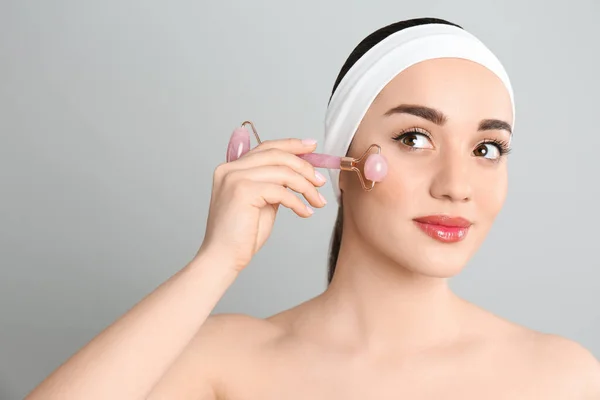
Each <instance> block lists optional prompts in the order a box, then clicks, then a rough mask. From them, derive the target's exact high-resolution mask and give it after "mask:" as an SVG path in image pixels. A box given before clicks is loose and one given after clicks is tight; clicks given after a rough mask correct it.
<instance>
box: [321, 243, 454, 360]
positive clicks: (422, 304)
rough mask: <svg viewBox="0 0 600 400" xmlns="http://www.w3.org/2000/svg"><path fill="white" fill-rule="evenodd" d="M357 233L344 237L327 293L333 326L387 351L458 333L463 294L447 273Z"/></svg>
mask: <svg viewBox="0 0 600 400" xmlns="http://www.w3.org/2000/svg"><path fill="white" fill-rule="evenodd" d="M353 239H354V238H352V237H345V238H344V241H343V242H342V245H341V248H340V254H339V257H338V263H337V267H336V271H335V274H334V277H333V280H332V282H331V284H330V286H329V287H328V288H327V290H326V291H325V293H323V295H322V300H323V304H324V310H325V311H326V314H327V315H329V317H328V318H329V321H330V324H329V326H330V327H331V329H333V330H336V329H339V330H343V332H337V334H339V335H340V337H346V338H347V340H348V341H349V344H351V345H356V346H360V347H363V348H365V347H367V348H370V349H373V350H375V351H378V350H381V351H383V352H385V351H389V350H390V349H391V348H394V349H399V350H402V351H404V350H409V351H414V350H418V349H425V348H430V347H433V346H438V345H443V344H445V343H449V342H450V341H452V340H455V339H456V338H457V336H458V334H459V332H460V328H461V326H460V320H461V318H460V317H461V315H460V310H462V309H463V307H461V304H462V300H461V299H459V298H458V297H457V296H455V295H454V294H453V293H452V291H451V290H450V288H449V286H448V282H447V279H446V278H436V277H429V276H425V275H422V274H419V273H417V272H413V271H410V270H408V269H406V268H403V267H402V266H401V265H398V264H396V263H394V262H393V261H391V260H390V259H387V258H386V257H384V256H383V255H382V254H381V252H379V251H377V250H376V249H371V248H368V247H367V246H368V245H367V244H365V243H366V242H365V241H364V240H353ZM357 239H358V238H357ZM342 327H343V328H342Z"/></svg>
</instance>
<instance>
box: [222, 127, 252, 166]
mask: <svg viewBox="0 0 600 400" xmlns="http://www.w3.org/2000/svg"><path fill="white" fill-rule="evenodd" d="M248 151H250V132H248V130H247V129H246V128H244V127H240V128H237V129H235V130H234V131H233V133H232V134H231V138H230V139H229V145H228V146H227V162H230V161H235V160H237V159H238V158H240V157H241V156H243V155H244V154H246V153H247V152H248Z"/></svg>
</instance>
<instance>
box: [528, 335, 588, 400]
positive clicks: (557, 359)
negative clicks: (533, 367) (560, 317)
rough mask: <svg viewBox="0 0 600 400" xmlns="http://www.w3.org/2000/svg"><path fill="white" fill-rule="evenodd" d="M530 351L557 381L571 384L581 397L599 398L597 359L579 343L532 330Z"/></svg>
mask: <svg viewBox="0 0 600 400" xmlns="http://www.w3.org/2000/svg"><path fill="white" fill-rule="evenodd" d="M532 337H533V339H534V343H533V347H532V348H533V351H534V354H535V356H536V358H537V360H538V362H539V363H540V364H542V365H543V366H545V369H546V370H547V371H548V372H550V373H553V374H556V375H555V377H556V379H557V381H562V382H564V383H565V384H567V385H573V389H574V390H577V391H581V393H582V396H584V397H582V398H583V399H588V398H589V399H600V362H599V361H598V359H596V357H594V355H593V354H592V353H591V352H590V351H589V350H588V349H586V348H585V347H584V346H582V345H581V344H580V343H578V342H576V341H574V340H571V339H567V338H565V337H562V336H559V335H555V334H546V333H539V332H534V333H532Z"/></svg>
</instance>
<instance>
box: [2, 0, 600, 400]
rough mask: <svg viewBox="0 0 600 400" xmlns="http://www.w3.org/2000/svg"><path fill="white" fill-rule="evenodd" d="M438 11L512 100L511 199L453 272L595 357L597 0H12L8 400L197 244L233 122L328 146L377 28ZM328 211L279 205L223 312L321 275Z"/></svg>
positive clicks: (280, 294)
mask: <svg viewBox="0 0 600 400" xmlns="http://www.w3.org/2000/svg"><path fill="white" fill-rule="evenodd" d="M418 16H437V17H442V18H447V19H450V20H451V21H454V22H457V23H459V24H462V25H463V26H464V27H465V28H467V29H468V30H470V31H471V32H473V33H474V34H476V35H477V36H478V37H480V38H481V39H482V40H483V41H484V42H485V43H486V44H487V45H488V46H489V47H490V48H491V49H492V50H493V51H494V52H495V53H496V54H497V55H498V56H499V58H500V59H501V60H502V62H503V63H504V64H505V66H506V68H507V70H508V72H509V75H510V76H511V79H512V81H513V84H514V87H515V92H516V100H517V121H516V132H515V139H514V142H513V143H514V153H513V154H512V155H511V158H510V186H509V196H508V200H507V203H506V206H505V208H504V210H503V211H502V213H501V215H500V216H499V218H498V220H497V223H496V225H495V226H494V228H493V230H492V232H491V234H490V236H489V238H488V240H487V242H486V243H485V244H484V246H483V247H482V249H481V251H480V252H479V253H478V254H477V255H476V257H475V258H474V259H473V260H472V262H471V263H470V264H469V265H468V267H467V268H466V269H465V270H464V272H463V273H462V274H461V275H459V276H458V277H457V278H455V279H453V281H452V286H453V287H454V289H455V290H456V291H457V292H458V293H459V294H460V295H462V296H464V297H466V298H467V299H469V300H471V301H474V302H475V303H477V304H480V305H481V306H483V307H485V308H488V309H490V310H491V311H493V312H495V313H497V314H499V315H501V316H504V317H506V318H508V319H510V320H513V321H515V322H518V323H521V324H524V325H526V326H528V327H531V328H533V329H537V330H541V331H545V332H553V333H557V334H560V335H563V336H566V337H569V338H571V339H574V340H577V341H579V342H580V343H582V344H583V345H584V346H586V347H587V348H588V349H590V350H591V351H592V352H593V353H594V354H595V355H596V356H600V310H599V309H598V308H599V304H600V301H599V300H600V294H599V291H600V279H599V278H600V272H599V271H598V269H599V267H600V261H599V260H598V257H597V254H598V253H597V250H598V235H599V234H598V225H600V216H599V214H598V212H597V208H598V204H599V203H600V201H599V200H600V191H599V189H598V172H599V170H598V161H597V157H598V148H599V146H600V132H598V124H597V122H598V121H597V115H598V106H599V104H598V99H597V96H598V93H600V80H599V79H598V75H597V74H598V71H600V58H599V57H598V49H599V47H598V40H599V39H600V28H599V27H598V23H597V22H598V18H599V17H600V4H599V2H598V1H593V0H589V1H583V0H579V1H569V2H553V4H551V3H550V2H545V1H544V2H542V1H527V2H524V1H516V0H515V1H503V2H497V1H481V0H477V1H457V0H454V1H452V2H449V1H441V0H440V1H424V0H419V1H412V2H408V1H402V2H401V1H373V0H370V1H368V2H367V1H361V2H359V1H339V0H338V1H328V2H321V1H319V2H317V1H314V0H313V1H302V2H298V1H294V2H282V1H275V0H273V1H253V2H249V1H243V0H238V1H222V2H216V1H215V2H207V1H204V2H198V1H196V2H193V1H170V2H159V1H142V0H140V1H75V0H73V1H62V0H60V1H59V0H55V1H52V2H48V1H46V2H44V1H37V2H34V1H6V0H2V2H1V5H0V133H1V141H0V179H1V185H0V191H1V197H0V202H1V203H0V205H1V207H0V227H1V228H0V398H1V399H17V398H20V397H22V396H24V394H25V393H26V392H27V391H28V390H30V389H31V388H32V387H33V386H35V385H36V384H37V383H38V382H39V380H41V379H42V378H43V377H44V376H46V375H47V374H48V373H50V371H51V370H52V369H54V368H55V367H56V366H57V365H58V364H59V363H61V362H62V361H64V360H65V359H66V358H67V357H68V356H69V355H71V354H72V353H73V352H74V351H75V350H76V349H78V348H79V347H80V346H82V345H83V344H85V343H86V342H87V341H88V340H90V339H91V338H92V337H93V336H94V335H95V334H97V333H98V332H100V331H101V330H102V329H103V328H104V327H105V326H107V325H108V324H109V323H110V322H112V321H113V320H114V319H115V318H117V317H118V316H119V315H121V314H122V313H123V312H125V311H126V310H127V309H128V308H129V307H131V306H132V305H133V304H134V303H135V302H136V301H138V300H139V299H140V298H141V297H142V296H144V295H145V294H146V293H148V292H149V291H151V290H152V289H153V288H154V287H156V286H157V285H158V284H159V283H160V282H162V281H164V280H165V279H167V278H168V277H169V276H170V275H172V274H173V273H175V272H176V271H177V270H178V269H179V268H181V267H182V266H183V265H184V264H185V263H186V262H188V261H189V260H190V258H191V257H192V256H193V255H194V253H195V252H196V249H197V247H198V246H199V245H200V243H201V241H202V235H203V233H204V224H205V218H206V214H207V210H208V201H209V197H210V187H211V178H212V171H213V169H214V167H215V166H216V165H217V164H218V163H219V162H221V161H222V160H223V159H224V156H225V148H226V145H227V141H228V139H229V135H230V133H231V131H232V130H233V128H235V127H236V126H237V125H238V124H239V123H241V122H242V121H243V120H245V119H251V120H253V121H254V122H255V123H256V125H257V128H258V129H259V132H260V133H261V134H262V136H263V137H265V138H267V137H268V138H278V137H287V136H296V137H316V138H317V139H321V138H322V121H323V116H324V112H325V107H326V103H327V99H328V96H329V93H330V90H331V86H332V85H333V82H334V80H335V77H336V75H337V73H338V71H339V68H340V67H341V65H342V64H343V62H344V60H345V59H346V57H347V55H348V54H349V53H350V51H351V50H352V49H353V48H354V46H355V45H356V44H357V43H358V42H359V41H360V40H361V39H362V38H363V37H364V36H366V35H367V34H369V33H371V32H372V31H373V30H375V29H377V28H379V27H381V26H383V25H384V24H388V23H391V22H395V21H397V20H401V19H406V18H412V17H418ZM324 192H325V195H326V196H327V197H328V199H329V201H330V206H328V207H326V208H325V209H323V210H317V213H316V215H315V216H314V217H313V218H310V219H309V220H302V219H299V218H297V217H296V216H295V215H294V214H293V213H292V212H290V211H289V210H283V211H282V212H281V215H280V216H279V219H278V221H277V224H276V227H275V230H274V233H273V235H272V237H271V238H270V240H269V242H268V244H267V246H266V248H264V249H263V250H262V251H261V252H260V253H259V254H258V255H257V256H256V257H255V259H254V260H253V262H252V265H251V266H250V267H249V268H248V269H247V270H245V271H244V273H243V274H242V275H241V276H240V277H239V279H238V280H237V281H236V282H235V284H234V285H233V286H232V287H231V288H230V290H229V291H228V292H227V293H226V295H225V296H224V298H223V299H222V301H221V302H220V303H219V305H218V307H217V309H216V310H215V311H216V312H243V313H248V314H251V315H254V316H259V317H264V316H267V315H270V314H273V313H275V312H277V311H280V310H282V309H285V308H288V307H291V306H293V305H295V304H297V303H299V302H301V301H303V300H305V299H307V298H309V297H311V296H314V295H316V294H318V293H319V292H321V291H322V290H323V289H324V287H325V275H326V252H327V245H328V242H329V236H330V232H331V227H332V225H333V221H334V218H335V211H336V209H335V206H331V205H334V198H333V195H332V192H331V190H325V191H324Z"/></svg>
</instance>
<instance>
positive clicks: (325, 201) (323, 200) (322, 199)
mask: <svg viewBox="0 0 600 400" xmlns="http://www.w3.org/2000/svg"><path fill="white" fill-rule="evenodd" d="M319 197H320V198H321V201H322V202H323V204H327V200H326V199H325V197H324V196H323V195H322V194H321V193H319Z"/></svg>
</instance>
